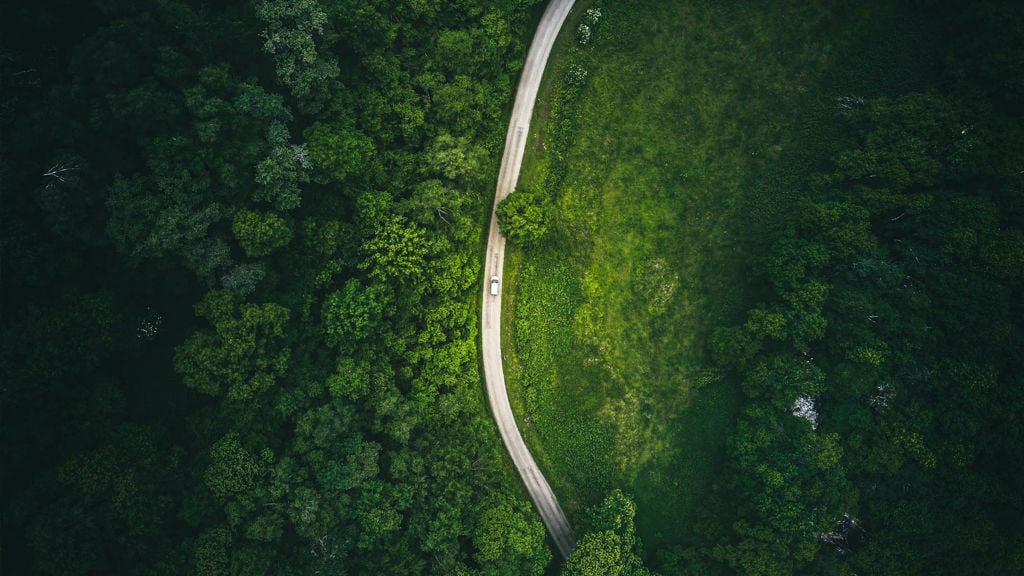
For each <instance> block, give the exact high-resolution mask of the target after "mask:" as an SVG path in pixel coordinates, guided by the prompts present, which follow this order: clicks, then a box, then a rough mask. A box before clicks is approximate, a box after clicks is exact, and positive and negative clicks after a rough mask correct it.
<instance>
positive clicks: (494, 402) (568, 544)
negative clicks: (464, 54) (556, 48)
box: [481, 0, 576, 557]
mask: <svg viewBox="0 0 1024 576" xmlns="http://www.w3.org/2000/svg"><path fill="white" fill-rule="evenodd" d="M574 1H575V0H551V2H550V3H549V4H548V7H547V10H545V11H544V16H543V17H542V18H541V21H540V24H539V25H538V26H537V32H536V34H535V35H534V37H533V43H532V44H531V45H530V52H529V53H528V54H527V56H526V64H525V65H524V66H523V71H522V75H521V76H520V77H519V89H518V91H517V92H516V101H515V105H514V106H513V108H512V120H511V121H510V122H509V125H508V135H507V136H506V138H505V152H504V155H503V156H502V159H501V170H500V172H498V191H497V194H495V196H494V208H492V209H491V229H490V232H489V234H488V236H487V253H486V254H487V255H486V257H485V260H484V300H483V314H482V316H481V324H482V326H481V332H482V338H483V356H484V377H485V378H486V380H487V398H488V400H489V401H490V404H491V412H492V413H493V414H494V419H495V421H497V423H498V430H499V431H500V432H501V439H502V441H503V442H504V443H505V448H506V449H507V450H508V453H509V455H510V456H512V461H513V462H514V463H515V465H516V469H518V470H519V475H520V476H521V477H522V478H523V482H524V483H525V484H526V489H527V490H528V491H529V492H530V497H531V498H533V503H534V505H535V506H536V507H537V511H538V512H539V513H540V517H541V519H542V520H544V525H545V526H547V528H548V532H549V533H550V534H551V538H552V539H553V540H554V541H555V545H556V546H558V551H559V552H561V553H562V556H563V557H568V556H569V554H570V553H571V552H572V551H573V549H574V548H576V539H575V537H574V536H573V532H572V527H571V526H569V521H568V520H567V519H566V517H565V512H563V511H562V507H561V506H559V504H558V499H557V498H555V493H554V492H552V491H551V486H550V485H549V484H548V481H547V480H546V479H545V478H544V474H542V473H541V471H540V469H539V468H538V467H537V463H536V462H534V460H533V456H532V455H531V454H530V451H529V450H528V449H527V448H526V444H525V443H524V442H523V436H522V434H520V433H519V427H518V426H517V425H516V420H515V417H514V416H513V415H512V407H511V406H510V405H509V402H508V391H507V390H505V374H504V372H503V371H502V364H501V294H500V290H499V294H498V295H497V296H492V295H491V278H492V277H494V276H497V277H498V278H501V275H502V267H503V265H504V262H505V238H504V237H503V236H502V235H501V233H500V232H499V230H498V219H497V216H496V215H495V212H494V210H495V209H497V207H498V203H499V202H501V201H502V200H503V199H504V198H505V196H508V195H509V194H510V193H511V192H512V191H513V190H514V189H515V186H516V181H517V180H518V179H519V169H520V167H521V166H522V163H523V153H524V152H525V150H526V137H527V135H529V133H530V118H531V117H532V116H533V105H534V102H535V101H536V100H537V91H538V89H539V88H540V79H541V76H542V75H543V74H544V67H545V65H546V64H547V61H548V56H549V55H550V54H551V46H552V45H553V44H554V42H555V38H556V37H557V36H558V31H559V30H560V29H561V27H562V22H564V21H565V17H566V16H567V15H568V14H569V9H571V8H572V5H573V2H574Z"/></svg>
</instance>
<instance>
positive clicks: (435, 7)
mask: <svg viewBox="0 0 1024 576" xmlns="http://www.w3.org/2000/svg"><path fill="white" fill-rule="evenodd" d="M540 8H541V6H539V5H538V2H536V1H534V0H517V1H514V2H491V1H487V2H463V1H457V2H438V1H427V2H423V1H420V0H410V1H400V2H383V1H372V2H365V1H360V2H350V1H341V2H335V3H333V4H328V3H321V2H318V1H316V0H303V1H299V2H294V1H290V0H289V1H283V0H265V1H261V2H257V3H255V4H254V5H248V4H244V3H243V4H239V5H237V6H234V5H232V6H228V5H224V4H223V3H215V4H213V5H209V4H202V3H198V2H192V1H189V0H161V1H158V2H142V3H138V2H136V3H131V2H119V1H112V2H102V3H97V6H95V7H93V6H91V5H85V4H83V5H82V6H79V7H76V8H74V9H73V10H68V11H66V12H62V11H60V10H56V11H54V10H50V9H49V8H47V7H45V6H41V7H39V8H38V10H37V9H35V8H28V7H26V8H24V9H20V10H19V11H18V12H17V16H16V17H15V18H13V19H11V20H10V21H11V22H15V23H20V24H22V25H23V26H24V30H23V31H22V32H21V33H17V34H8V33H7V31H6V30H5V32H4V34H3V35H2V37H3V38H4V39H5V41H6V39H8V38H12V39H14V40H12V42H14V45H12V47H11V51H10V52H8V51H6V50H4V51H2V53H3V54H4V58H3V59H0V60H2V61H0V68H2V70H0V72H2V73H3V77H2V80H0V81H2V82H3V83H4V84H3V86H4V90H3V102H2V106H0V109H2V110H3V111H4V114H3V117H2V119H0V122H2V127H3V130H4V137H3V138H2V139H0V145H2V146H3V149H2V151H0V152H2V154H0V178H2V179H3V180H4V182H5V185H4V190H3V194H4V198H3V202H4V205H5V209H4V210H3V211H2V214H0V218H2V220H3V223H2V226H0V228H2V229H3V241H2V243H0V247H2V250H3V253H2V262H3V265H4V271H3V272H4V283H5V286H4V288H5V289H4V296H3V301H2V305H3V315H2V316H3V322H4V324H3V339H2V346H0V365H2V366H3V371H4V374H5V385H4V390H3V392H2V394H3V396H2V402H3V410H4V427H3V434H4V442H3V444H4V454H3V465H2V466H0V470H2V474H3V478H2V481H3V484H4V487H5V489H4V494H3V506H4V517H5V522H4V525H3V531H4V533H3V536H4V562H5V567H8V568H9V569H10V571H12V572H18V573H33V572H34V573H41V574H62V575H65V574H66V575H75V574H94V573H116V574H168V573H174V574H224V573H232V574H246V575H249V574H252V575H256V574H280V575H290V574H296V575H297V574H325V573H329V574H341V573H345V574H375V575H376V574H453V573H454V574H481V575H482V574H503V575H504V574H534V575H537V574H542V573H543V572H544V571H545V570H546V568H547V566H548V564H549V563H550V561H551V559H552V555H551V550H550V549H549V548H548V546H547V544H546V542H545V530H544V527H543V524H542V523H541V522H540V519H539V517H538V516H537V514H536V513H535V511H534V510H533V509H532V506H531V505H530V503H529V502H528V501H527V500H525V499H524V497H523V496H522V495H521V494H520V493H519V492H517V491H516V490H514V489H513V486H514V484H513V482H514V481H515V477H514V476H513V475H512V474H510V471H509V469H508V468H507V466H506V464H505V458H504V454H503V451H502V448H501V446H500V443H499V440H498V436H497V435H496V434H495V431H494V429H493V423H492V422H491V421H490V419H489V418H488V416H487V412H486V410H485V407H484V404H483V401H482V393H481V390H482V387H481V385H480V380H479V379H480V375H479V371H478V364H477V346H476V340H477V334H478V332H477V330H478V328H477V322H478V317H477V316H476V314H475V312H474V311H475V310H476V306H475V305H474V304H473V302H474V299H475V298H476V294H477V292H478V290H477V289H476V287H477V286H479V282H480V278H479V275H480V265H479V262H478V258H479V252H480V248H481V246H480V239H481V237H482V234H481V231H482V226H484V225H485V224H486V220H485V216H486V210H487V208H488V207H489V206H490V204H491V203H490V201H489V194H490V191H491V189H492V188H491V186H492V182H493V178H494V175H495V174H496V164H495V159H496V158H497V157H500V148H499V147H500V145H501V142H502V141H503V134H502V130H503V129H504V122H502V121H501V117H502V115H503V114H504V111H505V109H506V107H507V103H508V102H509V100H510V98H511V96H512V88H513V83H514V81H515V73H516V72H517V71H518V68H519V66H521V62H522V59H523V57H524V55H525V49H524V48H525V46H524V40H525V39H526V38H528V34H529V33H530V32H531V30H529V29H528V28H527V26H528V24H529V23H530V22H532V21H533V20H534V18H535V17H536V16H537V13H538V10H539V9H540ZM54 14H59V15H58V16H54ZM54 18H56V21H57V23H56V24H54V22H53V21H52V20H53V19H54ZM7 21H8V19H5V26H6V24H7ZM82 23H85V24H87V26H84V27H83V26H82ZM44 29H45V32H46V33H49V34H52V33H55V31H61V32H68V36H67V37H66V38H61V39H59V40H51V39H48V38H47V37H46V34H43V33H41V31H42V30H44ZM71 30H75V32H74V33H71V32H69V31H71ZM261 50H262V52H263V57H262V58H261V57H253V55H254V54H257V55H258V54H260V52H261ZM54 54H57V55H58V56H57V57H54ZM8 56H9V58H8ZM66 62H70V64H68V65H67V66H65V63H66ZM342 62H344V63H345V64H344V67H342V66H341V65H340V64H339V63H342ZM33 67H35V68H36V69H38V70H42V71H43V72H41V74H42V76H41V77H36V78H35V79H36V80H37V81H34V82H21V83H19V82H20V81H19V80H18V79H19V78H22V77H23V75H22V76H19V75H18V73H19V71H22V70H25V69H28V68H33ZM12 79H13V80H12ZM12 81H13V82H15V84H14V85H13V86H12V90H10V91H8V90H7V87H8V85H9V83H10V82H12ZM8 134H10V135H11V137H10V138H8ZM13 142H17V143H18V147H17V148H14V147H13V146H11V145H10V144H11V143H13ZM39 174H42V176H41V177H40V176H39ZM33 191H34V192H33ZM8 288H10V289H8ZM192 311H194V314H192V313H191V312H192ZM154 318H156V319H160V321H159V322H156V321H154ZM140 326H143V327H145V329H144V330H143V329H142V328H140ZM142 334H145V337H144V338H143V337H142ZM8 512H10V513H8ZM9 543H10V544H9Z"/></svg>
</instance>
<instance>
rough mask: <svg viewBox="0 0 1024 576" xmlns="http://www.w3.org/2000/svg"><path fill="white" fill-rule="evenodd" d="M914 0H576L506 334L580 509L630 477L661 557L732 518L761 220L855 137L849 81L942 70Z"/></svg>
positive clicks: (867, 84) (515, 371)
mask: <svg viewBox="0 0 1024 576" xmlns="http://www.w3.org/2000/svg"><path fill="white" fill-rule="evenodd" d="M591 8H599V9H600V11H601V16H600V18H599V21H598V23H597V25H596V26H592V27H591V28H592V29H593V34H592V36H591V38H590V39H589V40H588V41H587V42H586V43H585V44H581V43H580V41H579V38H580V36H579V33H578V32H577V30H578V27H579V26H580V25H581V24H583V23H585V22H586V18H587V16H586V10H587V9H591ZM899 10H900V9H897V8H894V7H889V6H888V4H887V3H884V2H869V3H862V4H857V5H853V4H852V3H840V2H815V3H807V2H767V1H766V2H724V3H719V2H716V3H709V2H662V1H655V0H632V1H623V2H615V3H609V4H608V5H601V4H599V3H596V2H580V3H577V6H576V7H575V8H574V11H573V14H571V15H570V19H569V21H568V22H567V23H566V26H565V28H564V29H563V32H562V35H561V37H560V39H559V43H558V44H557V45H556V47H555V54H554V55H553V58H552V60H551V63H550V64H549V67H548V71H547V72H546V79H545V83H544V85H543V86H542V89H541V95H540V98H539V101H538V106H537V112H536V115H535V118H534V121H533V126H532V130H531V137H530V144H529V146H528V150H527V159H526V163H525V164H524V167H523V173H522V177H521V179H520V186H521V187H522V186H532V187H535V188H539V189H543V190H546V192H547V193H549V194H550V195H551V198H552V200H553V202H554V205H555V206H556V209H555V214H554V216H553V220H552V223H551V226H550V229H549V231H548V233H547V235H546V237H545V239H544V240H543V242H542V243H541V244H540V245H538V246H536V247H531V248H527V249H523V248H520V247H514V246H513V247H511V248H510V252H509V254H508V256H507V259H506V268H505V275H506V291H505V294H506V310H505V317H506V318H508V319H511V321H508V320H507V321H506V323H505V326H506V328H505V330H506V331H505V334H504V338H505V340H504V341H505V343H506V344H505V349H506V374H507V376H508V382H509V387H510V394H511V397H512V400H513V406H514V409H515V411H516V413H517V417H518V418H519V419H520V425H521V427H522V429H523V430H524V434H525V436H526V438H527V442H528V444H529V445H530V447H531V449H532V450H533V451H534V453H535V455H536V456H537V458H538V461H539V462H540V463H541V465H542V467H543V468H544V470H545V472H546V473H547V474H548V475H549V479H550V481H551V482H552V485H553V487H554V488H555V490H556V493H557V494H558V495H559V498H560V499H561V500H562V501H563V505H564V506H565V507H566V508H567V510H568V512H569V513H570V514H573V513H575V512H578V511H580V510H581V509H582V508H583V507H585V506H588V505H591V504H594V503H596V502H598V501H599V500H600V499H601V498H602V497H603V495H604V494H605V493H606V492H607V490H609V489H611V488H622V489H623V490H625V491H626V492H628V493H630V494H632V495H633V496H634V498H635V499H636V502H637V527H638V530H639V533H640V535H641V536H642V537H643V540H644V544H645V548H646V550H647V552H648V555H651V556H653V553H654V552H656V551H657V550H659V549H662V548H665V547H669V546H673V545H686V544H693V543H696V541H698V540H699V539H701V537H702V535H703V534H707V533H710V532H713V531H716V530H719V529H720V527H723V526H728V525H729V522H730V517H731V516H730V515H731V514H732V509H733V507H732V506H731V504H730V503H729V502H727V501H725V500H726V498H727V494H725V491H724V489H723V486H722V485H723V484H724V479H723V478H722V473H723V467H724V464H725V459H726V454H725V442H726V439H727V438H728V436H729V435H730V434H731V432H732V430H733V422H734V420H735V416H736V414H737V413H738V411H739V410H741V409H742V395H741V392H740V390H739V385H738V383H736V382H733V381H730V379H729V378H727V377H725V376H723V375H722V374H721V373H720V372H718V371H716V370H715V369H714V368H713V365H712V363H711V360H710V357H709V352H708V346H707V343H708V339H709V336H710V333H711V330H712V329H713V328H715V327H716V326H721V325H726V324H730V323H735V322H737V321H742V320H743V314H744V312H745V310H746V309H747V308H748V307H749V305H750V303H751V302H753V301H755V299H756V298H757V297H758V296H759V295H760V294H761V293H762V291H763V288H762V287H760V286H757V285H752V284H751V283H750V282H749V281H748V280H747V279H748V277H749V276H750V275H749V274H748V272H749V271H750V269H751V267H752V266H755V265H756V262H757V259H758V256H759V255H761V254H763V252H764V250H766V249H767V246H764V245H763V244H764V243H763V242H761V238H763V237H766V236H767V235H768V233H769V232H770V231H771V230H772V227H773V224H774V222H775V219H776V218H777V217H778V216H779V215H780V214H783V213H784V211H785V210H787V209H788V207H791V206H793V205H794V203H795V201H796V200H797V199H798V198H799V197H800V196H801V195H802V194H805V193H806V192H804V191H803V190H805V189H806V181H807V178H808V176H809V174H811V173H812V172H813V171H814V169H815V168H817V167H820V166H821V165H823V163H824V162H826V161H827V160H828V158H829V156H830V154H831V151H832V150H833V149H834V147H835V146H836V145H837V144H838V143H837V141H836V130H837V128H836V125H837V118H838V116H839V114H840V112H841V107H842V102H841V101H840V100H837V99H839V98H841V97H844V96H846V97H851V98H856V97H869V96H877V95H881V94H883V93H884V92H885V91H886V90H894V89H904V88H908V87H911V86H912V85H914V83H916V82H921V81H923V80H925V79H926V78H927V77H928V76H929V75H930V74H931V73H932V70H931V69H930V68H929V66H927V65H925V64H922V62H924V61H925V60H926V58H925V55H927V54H928V53H929V50H930V48H931V46H932V43H933V42H934V41H935V40H934V39H933V37H932V36H930V35H929V33H928V32H929V31H928V30H927V29H926V27H924V26H923V25H917V24H913V25H911V24H905V23H904V22H905V21H906V19H905V18H904V16H905V15H904V14H901V13H899ZM581 70H582V71H584V73H583V74H581V73H580V71H581ZM581 76H583V78H582V80H581V79H580V77H581Z"/></svg>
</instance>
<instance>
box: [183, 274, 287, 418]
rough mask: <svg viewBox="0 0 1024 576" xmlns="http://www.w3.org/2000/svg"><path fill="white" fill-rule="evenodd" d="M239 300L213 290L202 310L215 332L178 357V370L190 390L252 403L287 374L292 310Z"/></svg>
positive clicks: (199, 336) (192, 341)
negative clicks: (287, 333)
mask: <svg viewBox="0 0 1024 576" xmlns="http://www.w3.org/2000/svg"><path fill="white" fill-rule="evenodd" d="M238 300H239V299H238V297H237V296H235V295H233V294H232V293H230V292H223V291H213V292H208V293H207V294H206V296H205V297H204V298H203V300H202V302H200V303H199V304H198V305H197V306H196V314H197V315H198V316H200V317H201V318H205V319H207V320H208V321H209V322H210V324H211V325H212V326H213V331H212V332H209V331H200V332H197V333H195V334H193V335H192V336H191V337H190V338H189V339H188V340H187V341H186V342H185V344H184V345H183V346H182V347H181V348H179V349H178V350H177V353H176V354H175V368H176V369H177V371H178V372H180V373H181V375H182V377H183V379H184V381H185V385H186V386H188V387H189V388H194V389H195V390H198V391H199V392H202V393H204V394H210V395H214V396H219V395H221V394H224V395H225V396H227V398H229V399H231V400H249V399H252V398H253V397H254V396H256V395H258V394H260V393H261V392H264V391H266V390H267V389H269V388H270V387H271V386H273V385H274V383H275V381H276V380H277V379H278V378H280V377H281V376H283V375H284V374H285V373H286V372H287V370H288V360H289V358H290V356H291V350H290V349H289V348H288V347H287V346H285V345H283V343H282V342H281V340H282V339H283V338H284V336H285V331H284V329H285V325H286V323H287V322H288V317H289V312H288V309H287V308H284V307H282V306H279V305H277V304H262V305H261V304H248V303H247V304H239V302H238Z"/></svg>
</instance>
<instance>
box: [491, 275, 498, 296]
mask: <svg viewBox="0 0 1024 576" xmlns="http://www.w3.org/2000/svg"><path fill="white" fill-rule="evenodd" d="M497 295H498V277H497V276H491V296H497Z"/></svg>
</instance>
